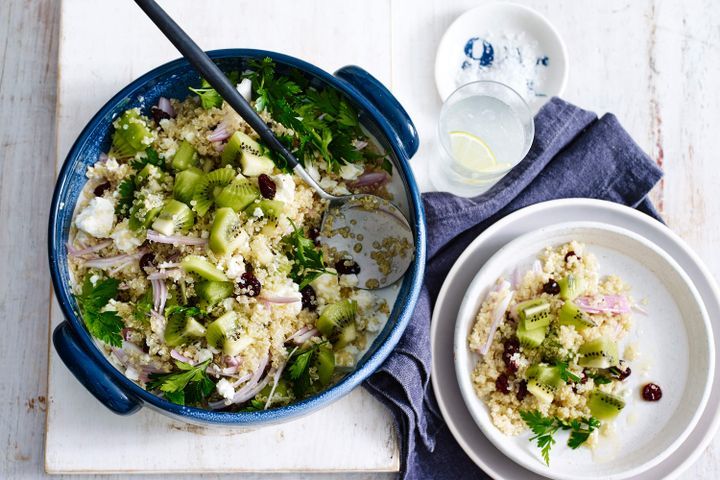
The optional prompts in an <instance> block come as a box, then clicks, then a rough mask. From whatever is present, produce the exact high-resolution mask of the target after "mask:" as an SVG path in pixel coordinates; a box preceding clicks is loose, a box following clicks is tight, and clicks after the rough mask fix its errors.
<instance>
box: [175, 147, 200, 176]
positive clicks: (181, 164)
mask: <svg viewBox="0 0 720 480" xmlns="http://www.w3.org/2000/svg"><path fill="white" fill-rule="evenodd" d="M195 163H196V157H195V147H193V146H192V144H191V143H190V142H188V141H187V140H183V141H182V143H181V144H180V146H179V147H178V149H177V150H176V151H175V156H174V157H173V159H172V167H173V168H174V169H175V170H176V171H180V170H185V169H187V168H190V167H192V166H193V165H195Z"/></svg>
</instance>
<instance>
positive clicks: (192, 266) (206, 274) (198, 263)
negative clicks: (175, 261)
mask: <svg viewBox="0 0 720 480" xmlns="http://www.w3.org/2000/svg"><path fill="white" fill-rule="evenodd" d="M180 268H182V269H183V270H185V271H186V272H188V273H197V274H198V275H200V276H201V277H202V278H204V279H206V280H212V281H215V282H227V281H228V278H227V277H226V276H225V274H224V273H223V272H222V271H220V270H219V269H218V268H217V267H216V266H215V265H213V264H212V263H210V262H209V261H207V260H206V259H204V258H203V257H200V256H198V255H188V256H187V257H185V258H183V259H182V261H181V262H180Z"/></svg>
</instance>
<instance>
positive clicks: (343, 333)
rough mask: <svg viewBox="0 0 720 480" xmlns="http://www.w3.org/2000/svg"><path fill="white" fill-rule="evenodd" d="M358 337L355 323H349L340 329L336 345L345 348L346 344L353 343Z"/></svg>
mask: <svg viewBox="0 0 720 480" xmlns="http://www.w3.org/2000/svg"><path fill="white" fill-rule="evenodd" d="M356 338H357V328H356V327H355V323H354V322H353V323H348V324H347V325H345V326H344V327H342V328H341V329H340V332H339V333H338V334H337V340H336V341H335V347H337V348H343V347H344V346H346V345H349V344H351V343H352V342H354V341H355V339H356Z"/></svg>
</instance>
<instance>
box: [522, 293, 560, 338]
mask: <svg viewBox="0 0 720 480" xmlns="http://www.w3.org/2000/svg"><path fill="white" fill-rule="evenodd" d="M517 312H518V316H519V317H520V322H521V323H522V325H523V327H524V328H525V330H527V331H530V330H534V329H536V328H546V327H547V326H548V325H550V320H552V315H551V314H550V302H548V301H547V300H543V299H542V298H537V299H535V300H528V301H527V302H523V303H521V304H519V305H518V306H517Z"/></svg>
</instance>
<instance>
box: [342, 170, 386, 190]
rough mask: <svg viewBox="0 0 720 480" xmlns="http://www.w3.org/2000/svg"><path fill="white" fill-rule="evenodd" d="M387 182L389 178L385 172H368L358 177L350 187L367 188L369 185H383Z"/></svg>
mask: <svg viewBox="0 0 720 480" xmlns="http://www.w3.org/2000/svg"><path fill="white" fill-rule="evenodd" d="M388 180H390V176H389V175H388V174H387V172H368V173H363V174H362V175H360V176H359V177H358V178H357V180H355V181H354V182H352V183H351V184H350V186H352V187H369V186H371V185H384V184H385V183H387V181H388Z"/></svg>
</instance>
